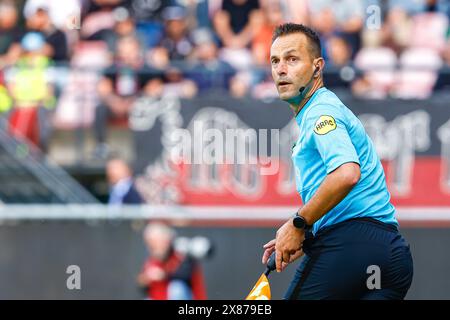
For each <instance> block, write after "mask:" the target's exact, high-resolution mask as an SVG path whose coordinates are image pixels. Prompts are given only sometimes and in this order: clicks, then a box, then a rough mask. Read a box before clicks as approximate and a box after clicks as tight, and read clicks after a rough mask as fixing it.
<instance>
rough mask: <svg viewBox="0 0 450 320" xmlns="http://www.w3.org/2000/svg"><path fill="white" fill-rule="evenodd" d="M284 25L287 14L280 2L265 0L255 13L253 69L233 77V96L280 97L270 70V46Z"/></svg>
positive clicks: (252, 44)
mask: <svg viewBox="0 0 450 320" xmlns="http://www.w3.org/2000/svg"><path fill="white" fill-rule="evenodd" d="M282 23H283V12H282V10H281V6H280V3H279V1H277V0H266V1H264V2H263V4H262V6H261V10H259V11H257V12H256V13H255V14H254V20H253V29H254V32H255V36H254V37H253V39H252V41H251V54H252V68H248V69H246V70H242V71H239V72H238V73H237V74H236V75H235V76H234V77H233V78H232V80H231V84H230V90H231V95H232V96H234V97H236V98H239V97H243V96H245V95H248V94H249V93H251V95H252V96H254V97H257V98H262V97H265V96H267V95H269V96H272V95H273V94H276V92H275V91H274V90H272V89H275V87H274V86H273V80H272V77H271V74H270V70H269V61H270V59H269V57H270V43H271V41H272V33H273V30H275V28H276V27H277V26H278V25H280V24H282ZM256 88H257V89H256ZM250 91H253V92H250ZM273 96H276V95H273Z"/></svg>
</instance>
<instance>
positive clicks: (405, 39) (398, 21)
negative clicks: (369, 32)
mask: <svg viewBox="0 0 450 320" xmlns="http://www.w3.org/2000/svg"><path fill="white" fill-rule="evenodd" d="M412 28H413V23H412V19H411V16H410V15H409V14H408V11H406V10H405V9H404V8H402V7H400V6H398V7H393V8H391V9H390V10H389V11H388V13H387V16H386V19H385V22H384V23H383V25H382V28H381V39H380V40H381V45H382V46H385V47H388V48H390V49H392V50H394V52H395V53H396V54H397V55H398V54H400V53H401V52H402V51H403V50H404V49H405V48H407V47H408V45H409V42H410V41H411V37H412V36H413V35H412V30H413V29H412Z"/></svg>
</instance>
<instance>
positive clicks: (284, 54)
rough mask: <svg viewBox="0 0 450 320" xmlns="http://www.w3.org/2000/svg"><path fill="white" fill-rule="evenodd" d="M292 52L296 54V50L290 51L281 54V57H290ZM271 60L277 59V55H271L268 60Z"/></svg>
mask: <svg viewBox="0 0 450 320" xmlns="http://www.w3.org/2000/svg"><path fill="white" fill-rule="evenodd" d="M294 52H295V53H296V52H297V50H295V49H291V50H289V51H286V52H284V53H283V54H282V56H287V55H290V54H291V53H294ZM273 58H278V56H277V55H271V56H270V60H272V59H273Z"/></svg>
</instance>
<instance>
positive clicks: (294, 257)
mask: <svg viewBox="0 0 450 320" xmlns="http://www.w3.org/2000/svg"><path fill="white" fill-rule="evenodd" d="M302 254H303V250H302V249H299V250H297V251H296V252H295V253H294V254H292V255H291V260H289V263H290V262H292V261H295V260H297V259H298V258H299V257H300V256H301V255H302Z"/></svg>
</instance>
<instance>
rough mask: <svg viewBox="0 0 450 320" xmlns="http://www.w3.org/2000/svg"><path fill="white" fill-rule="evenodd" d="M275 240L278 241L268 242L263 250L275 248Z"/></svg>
mask: <svg viewBox="0 0 450 320" xmlns="http://www.w3.org/2000/svg"><path fill="white" fill-rule="evenodd" d="M275 240H276V239H272V240H270V241H269V242H267V243H266V244H265V245H264V246H263V248H264V249H267V248H269V247H273V246H274V245H275Z"/></svg>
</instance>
